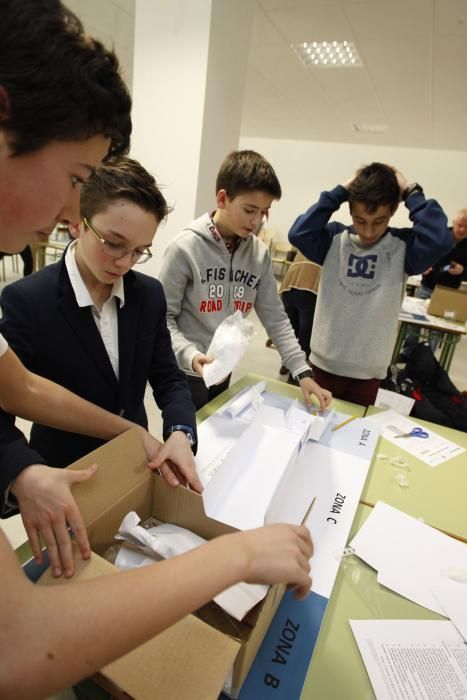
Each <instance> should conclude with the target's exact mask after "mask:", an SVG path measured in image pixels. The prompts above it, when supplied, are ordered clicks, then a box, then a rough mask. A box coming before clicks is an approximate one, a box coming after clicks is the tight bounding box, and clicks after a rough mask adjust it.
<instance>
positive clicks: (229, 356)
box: [203, 311, 253, 387]
mask: <svg viewBox="0 0 467 700" xmlns="http://www.w3.org/2000/svg"><path fill="white" fill-rule="evenodd" d="M252 333H253V324H252V323H251V321H249V320H248V319H247V318H243V315H242V312H241V311H236V312H235V313H234V314H232V315H231V316H227V318H225V319H224V320H223V321H222V323H221V324H220V325H219V326H218V327H217V329H216V332H215V333H214V335H213V337H212V340H211V344H210V346H209V348H208V351H207V353H206V354H207V355H209V356H210V357H213V358H214V361H213V362H211V363H210V364H206V365H204V366H203V379H204V383H205V384H206V386H207V387H210V386H212V385H213V384H219V382H221V381H222V380H223V379H225V378H226V377H227V375H229V374H230V372H231V371H232V370H233V369H234V367H236V365H237V364H238V363H239V362H240V360H241V359H242V357H243V355H244V354H245V352H246V349H247V347H248V344H249V342H250V338H251V335H252Z"/></svg>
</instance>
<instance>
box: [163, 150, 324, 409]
mask: <svg viewBox="0 0 467 700" xmlns="http://www.w3.org/2000/svg"><path fill="white" fill-rule="evenodd" d="M216 192H217V195H216V201H217V209H216V210H215V211H214V212H213V213H212V214H204V215H203V216H201V217H199V218H198V219H195V220H194V221H192V222H191V223H190V224H189V225H188V226H187V227H186V228H185V229H184V230H183V231H182V232H181V234H180V236H178V237H177V238H176V239H175V240H174V241H173V242H172V243H171V244H170V245H169V246H168V247H167V249H166V252H165V256H164V260H163V262H162V267H161V271H160V274H159V279H160V281H161V282H162V285H163V287H164V291H165V295H166V298H167V324H168V326H169V330H170V334H171V337H172V346H173V349H174V352H175V356H176V358H177V361H178V363H179V365H180V367H181V368H182V369H183V370H184V371H185V373H186V374H187V378H188V383H189V385H190V389H191V394H192V399H193V403H194V404H195V406H196V408H197V409H198V408H201V406H204V404H205V403H207V402H208V401H210V400H211V399H213V398H214V397H215V396H218V395H219V394H220V393H221V392H222V391H224V390H225V389H227V387H228V386H229V382H230V376H228V377H226V379H225V380H224V381H223V382H221V383H220V384H218V385H216V386H213V387H210V388H209V389H207V388H206V386H205V384H204V381H203V379H202V377H203V366H204V365H205V364H206V363H208V362H210V361H211V359H210V358H209V357H207V355H206V352H207V349H208V347H209V344H210V342H211V339H212V337H213V335H214V332H215V330H216V329H217V327H218V325H219V324H220V323H221V321H223V320H224V319H225V318H226V317H227V316H230V315H231V314H233V313H234V312H235V311H236V310H237V309H239V310H240V311H241V312H242V313H243V314H244V315H247V314H248V313H249V312H250V311H251V309H253V308H254V309H255V311H256V313H257V314H258V317H259V319H260V321H261V323H262V324H263V326H264V327H265V329H266V331H267V333H268V335H269V337H270V338H271V339H272V341H273V343H274V345H275V346H276V348H277V349H278V350H279V352H280V354H281V357H282V364H283V365H285V366H286V367H287V368H288V369H289V370H290V373H291V374H292V376H293V377H294V378H295V379H297V380H298V382H299V384H300V387H301V389H302V392H303V395H304V397H305V401H306V403H307V404H308V405H309V404H310V403H311V398H310V395H311V394H315V396H316V397H317V399H318V401H319V404H320V407H321V409H324V408H326V407H327V406H328V405H329V404H330V402H331V399H332V396H331V393H330V392H329V391H327V390H325V389H322V388H321V387H320V386H319V385H318V384H317V383H316V382H315V381H314V380H313V373H312V371H311V369H310V367H309V366H308V364H307V362H306V358H305V355H304V353H303V352H302V350H301V349H300V346H299V344H298V341H297V339H296V337H295V335H294V332H293V330H292V327H291V325H290V322H289V319H288V317H287V315H286V313H285V311H284V308H283V305H282V303H281V301H280V299H279V296H278V293H277V287H276V281H275V279H274V276H273V273H272V263H271V258H270V255H269V252H268V250H267V248H266V246H265V245H264V243H262V241H260V240H259V239H258V238H257V237H256V235H255V234H256V233H257V232H258V230H259V228H260V227H261V222H262V219H263V216H265V214H266V213H267V212H268V211H269V208H270V206H271V204H272V202H273V201H274V200H275V199H280V197H281V194H282V193H281V187H280V184H279V181H278V179H277V176H276V174H275V172H274V170H273V168H272V167H271V165H270V164H269V163H268V162H267V160H265V158H263V157H262V156H261V155H260V154H259V153H255V152H254V151H234V152H233V153H230V154H229V155H228V156H227V157H226V159H225V160H224V162H223V163H222V165H221V168H220V170H219V173H218V175H217V180H216Z"/></svg>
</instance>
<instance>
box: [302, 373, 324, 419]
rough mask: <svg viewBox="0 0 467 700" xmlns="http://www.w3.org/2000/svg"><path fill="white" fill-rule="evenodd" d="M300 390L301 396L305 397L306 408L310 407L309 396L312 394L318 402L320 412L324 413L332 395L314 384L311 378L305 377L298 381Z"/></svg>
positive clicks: (311, 402) (311, 403)
mask: <svg viewBox="0 0 467 700" xmlns="http://www.w3.org/2000/svg"><path fill="white" fill-rule="evenodd" d="M298 383H299V384H300V389H301V390H302V393H303V396H304V397H305V403H306V405H307V406H312V405H313V401H312V400H311V394H314V395H315V396H316V398H317V399H318V401H319V409H320V411H324V410H325V409H326V408H328V406H330V405H331V401H332V394H331V392H330V391H328V390H327V389H322V388H321V387H320V385H319V384H317V383H316V382H315V380H314V379H311V377H305V378H304V379H300V380H299V382H298Z"/></svg>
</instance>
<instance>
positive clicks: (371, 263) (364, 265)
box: [347, 253, 378, 280]
mask: <svg viewBox="0 0 467 700" xmlns="http://www.w3.org/2000/svg"><path fill="white" fill-rule="evenodd" d="M377 260H378V256H377V255H354V254H353V253H350V255H349V263H348V264H349V266H348V268H347V277H363V279H365V280H372V279H374V277H375V271H376V262H377Z"/></svg>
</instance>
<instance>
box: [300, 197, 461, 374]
mask: <svg viewBox="0 0 467 700" xmlns="http://www.w3.org/2000/svg"><path fill="white" fill-rule="evenodd" d="M347 199H348V192H347V190H346V189H345V188H344V187H342V186H341V185H339V186H338V187H335V188H334V189H333V190H330V191H329V192H322V193H321V196H320V198H319V200H318V202H317V203H316V204H314V205H313V206H312V207H310V209H308V211H307V212H305V213H304V214H302V215H301V216H299V217H298V219H297V220H296V221H295V223H294V225H293V226H292V228H291V230H290V233H289V240H290V242H291V243H292V244H293V245H295V246H297V248H298V249H299V250H300V251H301V252H302V253H303V254H304V255H305V256H306V257H307V258H308V259H309V260H313V261H314V262H316V263H317V264H318V265H322V266H323V269H322V272H321V279H320V284H319V293H318V299H317V303H316V313H315V319H314V323H313V334H312V337H311V353H310V359H311V361H312V363H313V364H315V365H316V366H317V367H320V368H321V369H323V370H325V371H326V372H330V373H332V374H337V375H339V376H343V377H354V378H356V379H372V378H376V379H382V378H384V377H385V376H386V372H387V367H388V365H389V363H390V361H391V355H392V350H393V347H394V341H395V339H396V334H397V323H398V315H399V310H400V307H401V301H402V299H403V297H404V292H405V282H406V279H407V275H414V274H418V273H420V272H423V270H426V269H427V268H428V267H430V266H431V265H433V263H434V262H436V260H438V258H440V257H441V256H442V255H443V254H445V253H447V252H448V251H449V250H450V248H452V239H451V237H450V234H449V230H448V227H447V219H446V215H445V214H444V212H443V210H442V209H441V207H440V205H439V204H438V203H437V202H436V201H435V200H434V199H425V197H424V195H423V194H422V193H419V192H415V193H413V194H411V195H410V196H409V197H408V198H407V200H406V202H405V206H406V207H407V209H408V210H409V216H410V219H411V221H412V223H413V227H412V228H394V227H392V226H390V227H388V229H387V231H386V233H385V234H384V235H383V236H382V237H381V238H380V239H379V241H378V242H377V243H375V244H374V245H371V246H362V245H361V244H360V243H359V238H358V236H356V235H355V232H354V229H353V227H352V226H345V225H344V224H341V223H339V222H338V221H332V222H329V219H330V218H331V216H332V214H333V213H334V212H335V211H337V209H339V207H340V206H341V204H343V203H344V202H345V201H347Z"/></svg>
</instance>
